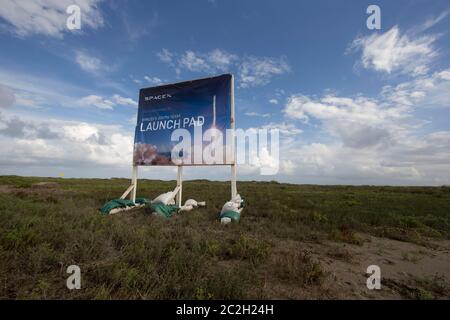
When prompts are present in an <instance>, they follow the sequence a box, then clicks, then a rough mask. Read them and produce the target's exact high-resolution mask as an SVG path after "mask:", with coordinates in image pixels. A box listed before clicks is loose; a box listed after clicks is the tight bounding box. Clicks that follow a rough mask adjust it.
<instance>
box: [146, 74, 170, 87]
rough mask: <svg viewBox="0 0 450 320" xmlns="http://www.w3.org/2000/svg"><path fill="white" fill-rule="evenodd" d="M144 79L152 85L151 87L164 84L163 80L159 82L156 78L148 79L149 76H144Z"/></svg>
mask: <svg viewBox="0 0 450 320" xmlns="http://www.w3.org/2000/svg"><path fill="white" fill-rule="evenodd" d="M144 79H145V80H146V81H147V82H148V83H150V84H152V85H155V86H159V85H161V84H163V83H164V82H165V81H164V80H161V79H160V78H158V77H149V76H145V77H144Z"/></svg>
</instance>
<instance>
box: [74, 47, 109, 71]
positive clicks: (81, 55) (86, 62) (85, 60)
mask: <svg viewBox="0 0 450 320" xmlns="http://www.w3.org/2000/svg"><path fill="white" fill-rule="evenodd" d="M75 61H76V63H77V64H78V65H79V66H80V68H81V69H83V70H84V71H86V72H89V73H92V74H98V73H99V72H100V71H107V70H109V68H108V67H107V66H105V65H104V64H103V63H102V61H101V60H100V59H99V58H97V57H94V56H92V55H90V54H88V53H87V52H85V51H76V52H75Z"/></svg>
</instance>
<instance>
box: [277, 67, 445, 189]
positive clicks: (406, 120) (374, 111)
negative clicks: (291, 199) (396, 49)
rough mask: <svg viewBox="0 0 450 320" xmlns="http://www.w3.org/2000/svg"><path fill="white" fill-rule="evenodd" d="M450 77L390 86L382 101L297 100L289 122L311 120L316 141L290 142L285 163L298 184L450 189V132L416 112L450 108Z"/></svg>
mask: <svg viewBox="0 0 450 320" xmlns="http://www.w3.org/2000/svg"><path fill="white" fill-rule="evenodd" d="M449 74H450V72H448V70H443V71H440V72H435V73H434V74H432V75H430V76H421V77H418V78H415V79H414V80H413V81H409V82H405V83H402V84H399V85H398V86H396V87H385V88H384V89H383V90H382V92H381V94H380V95H379V97H377V98H368V97H364V96H361V95H359V96H355V97H339V96H335V95H330V94H328V95H324V96H321V97H311V96H305V95H302V94H296V95H292V96H291V97H289V98H288V100H287V103H286V106H285V108H284V109H283V112H284V114H285V117H286V118H288V119H290V120H291V121H292V120H293V119H297V120H299V121H301V122H303V123H305V125H307V126H309V127H310V128H311V131H310V132H314V136H313V139H312V141H311V139H309V140H308V141H309V142H306V141H301V140H298V139H282V140H281V147H280V148H281V149H282V151H281V154H282V159H281V160H282V163H287V164H288V167H289V169H290V170H291V171H293V172H296V176H295V180H294V181H298V180H299V179H303V181H312V182H315V183H317V182H322V183H348V184H355V183H363V184H371V183H374V184H419V185H420V184H433V185H439V184H449V183H450V173H447V172H450V171H449V170H450V131H448V130H435V131H433V128H432V126H431V125H430V126H429V125H428V122H427V121H424V120H421V119H420V118H417V114H416V110H418V109H420V108H423V107H424V106H430V107H432V106H434V107H448V106H449V104H450V95H449V94H448V93H447V92H449V90H448V89H449V88H450V81H449V80H447V76H448V75H449ZM287 161H290V162H287ZM293 179H294V178H293Z"/></svg>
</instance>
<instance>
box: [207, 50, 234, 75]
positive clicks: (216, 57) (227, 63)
mask: <svg viewBox="0 0 450 320" xmlns="http://www.w3.org/2000/svg"><path fill="white" fill-rule="evenodd" d="M206 60H207V61H208V63H209V64H210V66H211V67H213V68H216V69H218V70H220V71H227V70H228V69H229V68H230V67H231V66H232V65H233V63H234V62H235V61H237V60H238V56H237V55H235V54H231V53H228V52H226V51H224V50H219V49H214V50H212V51H211V52H209V53H208V54H207V56H206Z"/></svg>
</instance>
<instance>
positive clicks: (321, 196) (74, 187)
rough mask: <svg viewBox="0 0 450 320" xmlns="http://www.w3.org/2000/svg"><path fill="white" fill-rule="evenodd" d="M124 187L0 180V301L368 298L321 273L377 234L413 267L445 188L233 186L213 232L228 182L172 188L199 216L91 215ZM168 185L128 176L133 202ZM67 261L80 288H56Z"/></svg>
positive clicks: (449, 221) (423, 283) (449, 224)
mask: <svg viewBox="0 0 450 320" xmlns="http://www.w3.org/2000/svg"><path fill="white" fill-rule="evenodd" d="M38 182H56V183H57V184H55V185H49V186H36V185H35V183H38ZM128 185H129V180H125V179H109V180H107V179H105V180H102V179H52V178H27V177H16V176H2V177H0V298H2V299H28V298H38V299H81V298H86V299H110V298H114V299H180V298H187V299H230V298H235V299H241V298H255V299H260V298H268V299H272V298H322V299H324V298H338V297H344V298H354V297H356V298H358V297H362V298H364V297H365V298H370V297H371V296H370V294H369V293H368V294H367V295H364V294H363V295H361V294H360V295H356V296H354V295H352V293H351V292H348V294H346V293H345V292H344V293H342V292H337V291H342V290H337V288H340V285H344V284H343V283H339V284H336V281H338V280H336V279H335V280H336V281H334V282H333V281H332V280H333V273H332V272H330V266H329V265H336V266H339V265H340V264H342V263H349V264H350V263H352V262H351V261H352V260H353V258H355V259H356V258H357V254H356V253H354V252H356V250H359V249H358V248H365V247H364V246H366V245H367V246H369V245H370V242H371V241H375V240H371V239H377V238H382V239H388V240H389V241H391V240H392V241H395V240H399V241H401V242H402V243H403V242H404V243H408V244H411V245H414V246H415V247H414V248H419V249H415V250H416V251H417V252H419V253H417V254H415V253H414V252H416V251H411V252H413V253H411V252H402V253H401V254H402V259H400V260H404V262H405V263H409V264H411V265H413V266H414V264H416V265H417V263H420V259H421V258H420V257H419V258H415V257H416V256H418V255H419V254H420V252H422V253H423V252H426V250H439V247H440V243H447V241H448V240H449V239H450V188H449V187H363V186H362V187H352V186H314V185H290V184H280V183H276V182H267V183H266V182H239V183H238V190H239V193H240V194H241V195H242V196H243V197H244V198H245V199H246V200H247V202H248V207H247V208H245V209H244V211H243V213H242V217H241V222H240V223H239V224H232V225H227V226H223V225H221V224H220V223H219V221H218V220H217V217H218V212H219V211H220V209H221V207H222V205H223V204H224V202H225V201H226V200H228V198H229V183H224V182H211V181H203V180H197V181H187V182H185V183H184V184H183V187H184V189H183V195H184V197H185V200H186V199H187V197H188V198H193V199H196V200H198V201H206V203H207V207H206V208H200V209H197V210H194V211H191V212H186V213H182V214H178V215H176V216H174V217H172V218H171V219H164V218H160V217H155V216H152V215H151V214H150V212H148V210H146V209H137V210H133V211H132V212H126V213H121V214H117V215H112V216H101V215H100V213H99V208H100V207H101V206H102V205H103V204H104V203H105V202H106V201H107V200H110V199H113V198H117V197H119V196H120V195H121V194H122V192H123V191H124V190H125V189H126V188H127V187H128ZM174 186H175V182H173V181H172V182H171V181H169V182H167V181H151V180H140V184H139V192H138V196H143V197H148V198H153V197H155V196H157V195H158V194H160V193H163V192H166V191H169V190H172V189H173V188H174ZM392 243H394V244H395V243H398V242H392ZM372 244H373V242H372ZM321 248H322V249H323V250H322V249H321ZM380 250H381V249H380ZM380 252H381V251H380ZM430 252H431V253H430V254H431V255H432V254H434V253H435V252H440V251H430ZM388 253H389V252H387V253H386V254H388ZM361 254H362V253H361ZM447 254H448V252H447ZM379 255H380V257H382V258H385V257H386V256H385V255H384V254H383V253H380V254H379ZM330 261H332V262H330ZM327 263H328V264H329V265H327ZM333 263H334V264H333ZM72 264H76V265H78V266H80V268H81V271H82V289H81V290H73V291H70V290H68V289H67V288H66V285H65V280H66V278H67V277H68V274H66V268H67V266H69V265H72ZM358 270H359V269H358ZM364 272H365V269H364V270H363V269H361V273H364ZM440 276H441V277H442V276H443V277H445V276H446V275H445V274H444V275H440ZM363 279H364V278H363ZM447 280H448V279H441V278H433V279H431V278H420V277H416V278H415V279H414V281H413V282H414V284H412V283H413V282H409V283H404V282H402V283H400V282H399V281H394V280H392V279H391V282H388V281H387V282H385V284H386V286H387V287H388V288H389V289H390V291H389V292H390V293H393V292H394V291H395V293H396V294H398V295H399V296H400V297H403V298H448V297H449V293H448V292H449V291H448V287H447V284H448V281H447ZM411 281H412V280H411ZM364 285H365V283H364V284H363V285H362V286H364ZM405 287H406V289H405ZM361 290H362V289H361ZM344 291H345V290H344ZM388 297H390V296H389V295H388Z"/></svg>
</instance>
